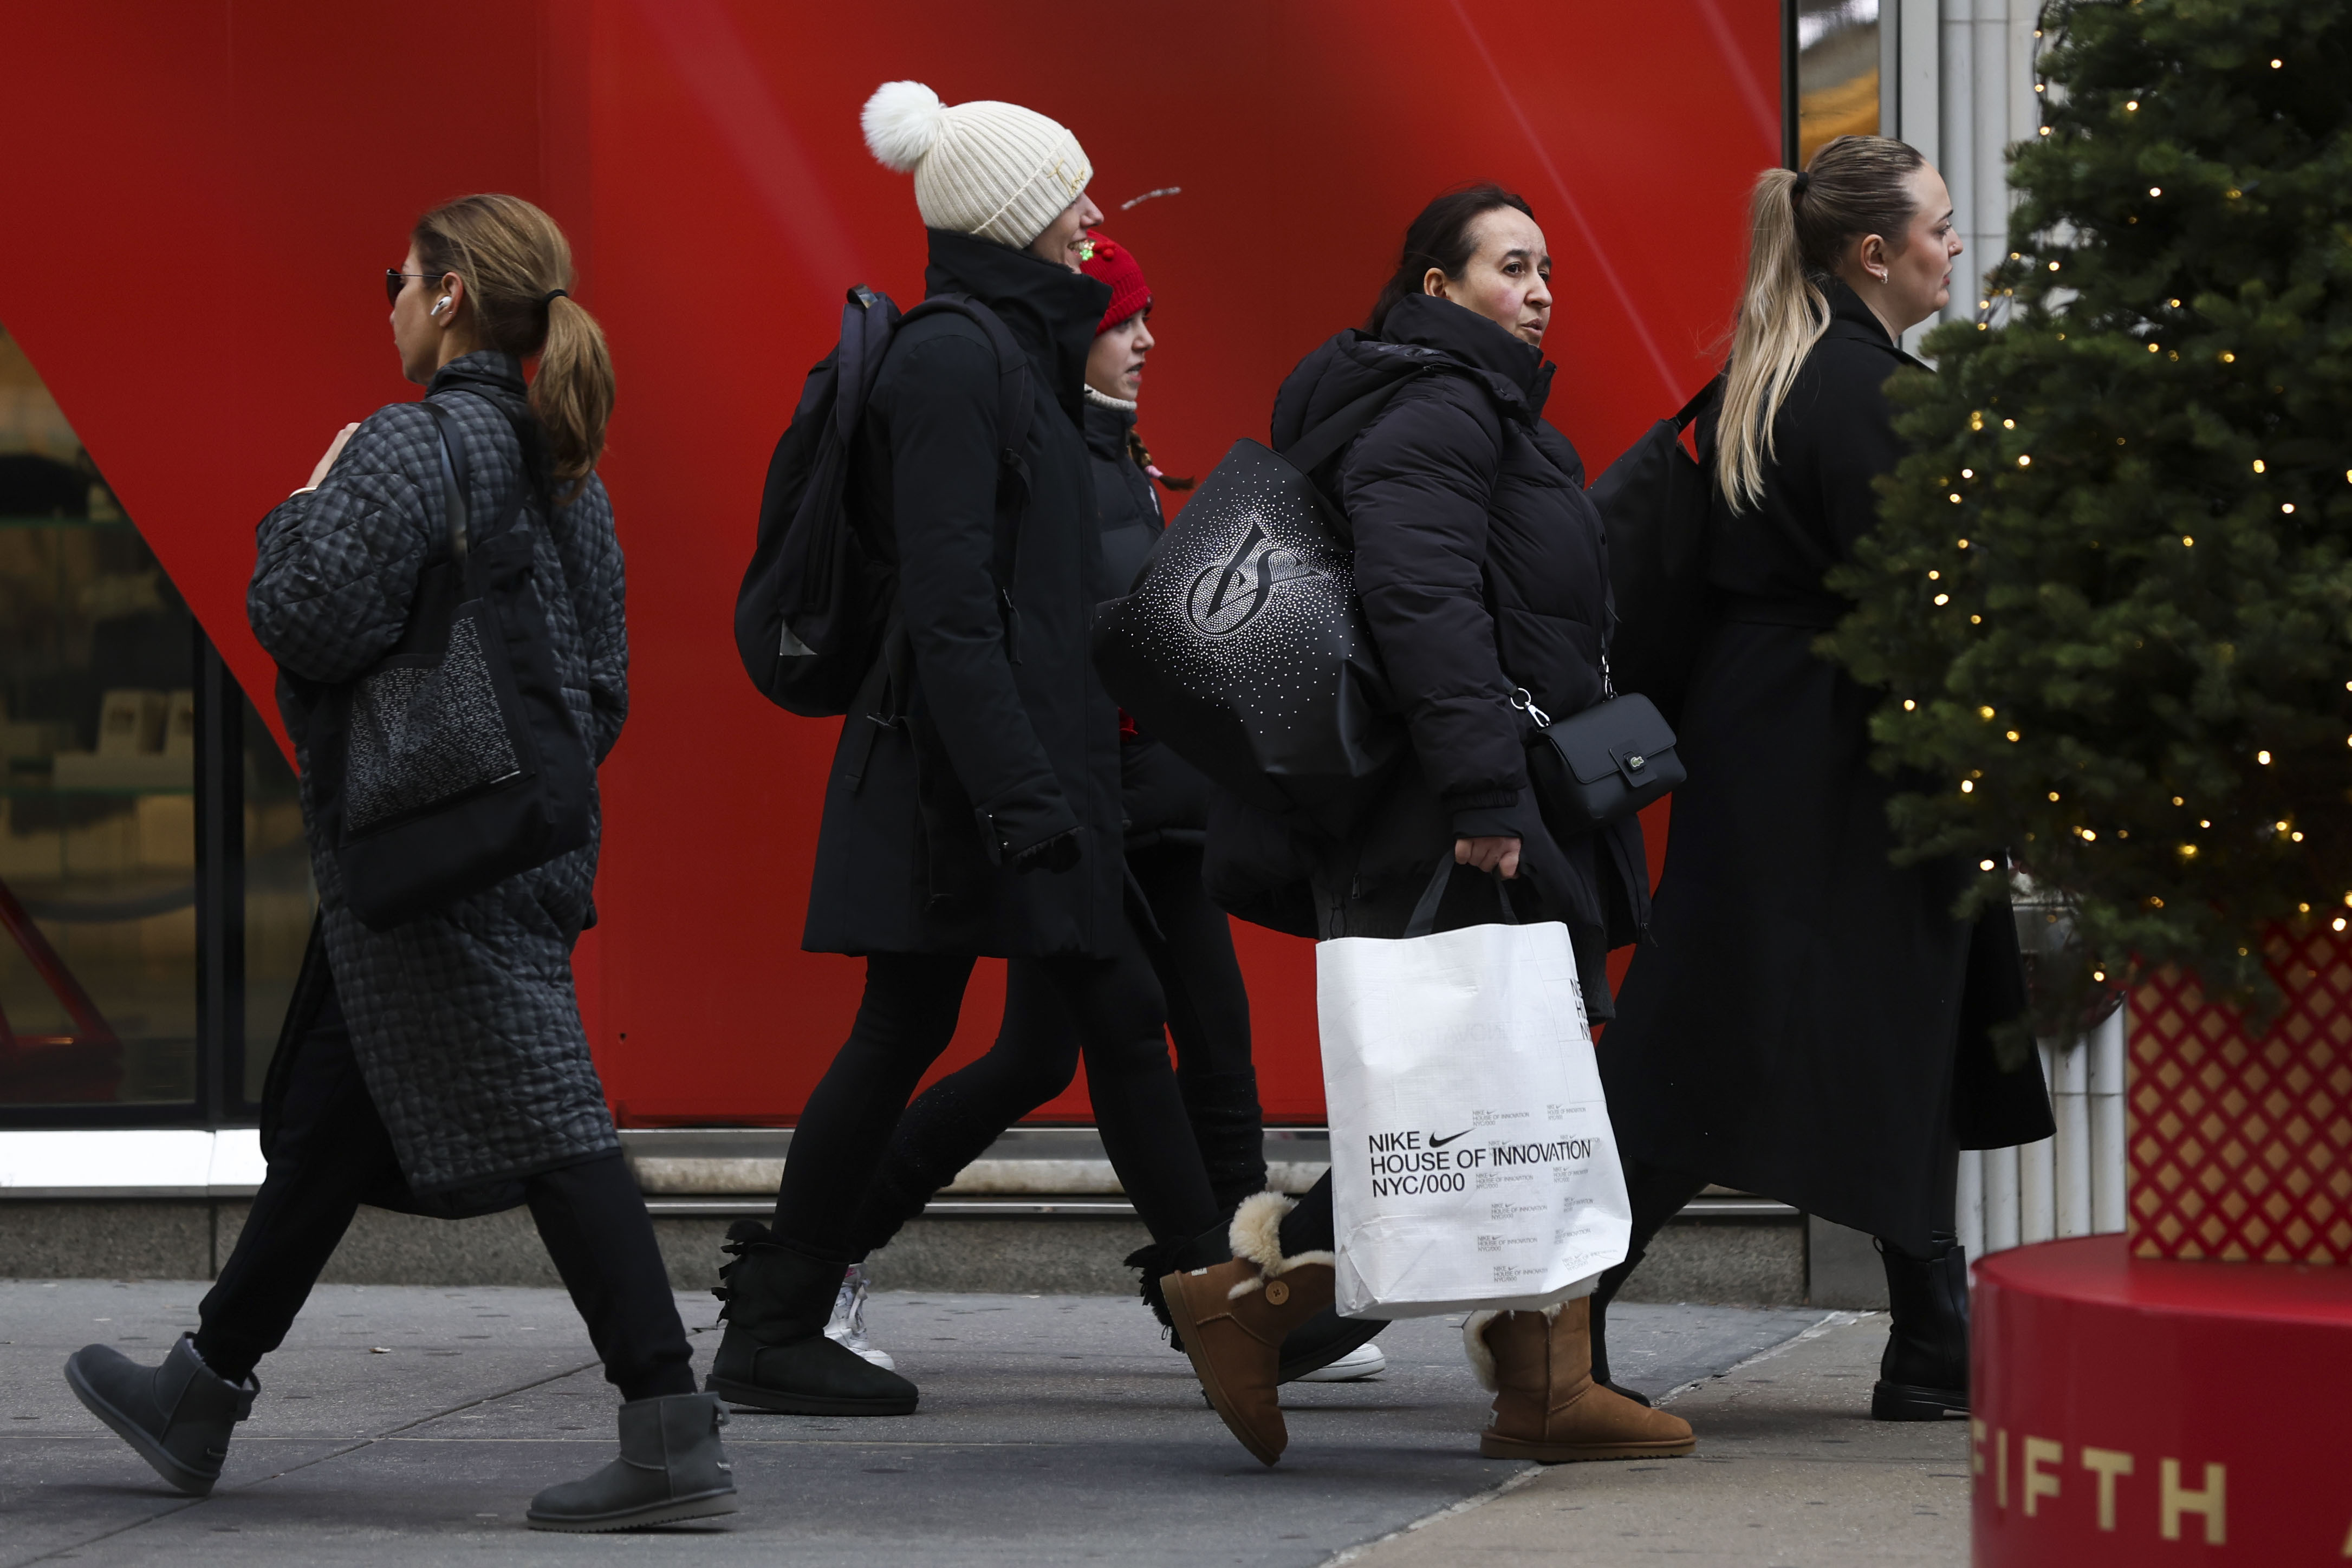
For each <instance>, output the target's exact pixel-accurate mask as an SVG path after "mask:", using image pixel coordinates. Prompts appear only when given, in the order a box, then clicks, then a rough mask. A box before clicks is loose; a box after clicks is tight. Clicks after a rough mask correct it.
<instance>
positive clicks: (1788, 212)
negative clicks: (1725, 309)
mask: <svg viewBox="0 0 2352 1568" xmlns="http://www.w3.org/2000/svg"><path fill="white" fill-rule="evenodd" d="M1925 162H1927V160H1926V159H1924V158H1922V157H1920V155H1919V153H1918V151H1917V150H1916V148H1913V147H1911V146H1909V145H1907V144H1906V143H1904V142H1901V141H1895V140H1893V139H1891V138H1889V137H1885V136H1840V137H1835V138H1832V140H1831V141H1828V142H1826V143H1824V144H1823V146H1822V150H1821V151H1820V152H1816V153H1814V154H1813V161H1812V162H1811V163H1810V164H1808V165H1807V166H1806V169H1805V172H1804V173H1803V174H1801V175H1800V174H1798V173H1796V172H1794V171H1792V170H1789V169H1767V170H1765V171H1764V172H1763V173H1761V174H1759V175H1758V176H1757V177H1756V193H1755V195H1754V196H1753V197H1752V198H1751V199H1750V202H1749V205H1748V282H1747V286H1746V287H1744V288H1742V289H1741V290H1740V295H1739V317H1738V320H1737V321H1736V322H1735V323H1734V325H1733V327H1732V336H1731V363H1730V365H1729V366H1728V368H1727V370H1726V371H1725V372H1724V381H1723V415H1722V419H1721V422H1720V423H1719V425H1718V427H1717V428H1718V431H1719V435H1718V439H1717V449H1716V450H1717V460H1716V476H1715V477H1716V486H1717V488H1718V489H1720V490H1721V491H1722V492H1723V498H1724V500H1725V501H1726V502H1727V503H1728V504H1729V505H1730V507H1731V509H1732V510H1733V511H1734V512H1742V511H1746V510H1747V509H1748V507H1752V506H1754V505H1756V504H1757V503H1758V502H1759V501H1760V500H1762V499H1763V496H1764V469H1765V465H1767V464H1769V462H1770V461H1771V460H1772V458H1773V456H1774V455H1775V453H1774V443H1773V435H1772V426H1773V423H1774V422H1775V421H1777V420H1778V419H1779V418H1780V405H1781V404H1782V403H1783V402H1786V401H1787V400H1788V396H1789V389H1790V386H1791V385H1793V384H1794V383H1795V382H1796V379H1797V372H1798V371H1800V370H1801V369H1802V368H1803V366H1804V363H1805V357H1806V356H1807V355H1808V354H1810V353H1811V352H1812V351H1813V345H1814V344H1815V343H1818V342H1820V341H1821V339H1822V333H1823V332H1825V331H1827V330H1828V329H1829V324H1830V302H1829V296H1828V295H1827V294H1825V293H1824V292H1823V291H1822V284H1823V283H1824V282H1825V281H1826V280H1827V279H1828V278H1830V277H1832V276H1834V274H1835V273H1836V270H1837V265H1838V260H1839V257H1840V256H1842V255H1843V253H1844V250H1845V247H1846V246H1847V245H1848V244H1849V243H1851V242H1852V241H1854V240H1857V239H1861V238H1863V237H1864V235H1881V236H1883V237H1885V239H1886V240H1887V242H1888V243H1889V244H1890V245H1891V246H1895V247H1896V248H1898V249H1899V248H1900V246H1901V243H1902V240H1903V237H1904V236H1905V235H1907V234H1908V233H1909V232H1910V227H1911V217H1912V201H1911V191H1910V185H1909V181H1910V177H1911V175H1912V173H1913V172H1915V171H1916V170H1917V169H1918V168H1919V167H1920V165H1921V164H1923V163H1925Z"/></svg>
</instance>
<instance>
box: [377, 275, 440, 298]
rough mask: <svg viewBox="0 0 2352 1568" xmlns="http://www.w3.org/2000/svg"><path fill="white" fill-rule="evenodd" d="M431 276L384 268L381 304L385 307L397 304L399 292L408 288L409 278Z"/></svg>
mask: <svg viewBox="0 0 2352 1568" xmlns="http://www.w3.org/2000/svg"><path fill="white" fill-rule="evenodd" d="M432 276H433V275H432V274H431V273H429V272H402V271H400V270H399V269H398V268H396V267H385V268H384V269H383V302H384V303H385V304H387V305H397V304H399V303H400V291H401V290H402V289H404V288H405V287H408V280H409V279H410V278H412V277H432Z"/></svg>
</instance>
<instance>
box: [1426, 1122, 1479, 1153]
mask: <svg viewBox="0 0 2352 1568" xmlns="http://www.w3.org/2000/svg"><path fill="white" fill-rule="evenodd" d="M1469 1135H1470V1129H1469V1128H1467V1127H1465V1128H1463V1129H1462V1130H1461V1131H1460V1132H1458V1133H1456V1134H1454V1137H1451V1138H1441V1137H1439V1136H1438V1135H1437V1134H1434V1133H1432V1134H1429V1146H1430V1147H1431V1148H1433V1149H1442V1148H1444V1146H1445V1145H1448V1144H1450V1143H1452V1142H1453V1141H1454V1138H1466V1137H1468V1136H1469Z"/></svg>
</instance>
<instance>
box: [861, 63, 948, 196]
mask: <svg viewBox="0 0 2352 1568" xmlns="http://www.w3.org/2000/svg"><path fill="white" fill-rule="evenodd" d="M946 114H947V110H945V109H944V108H943V107H942V106H941V105H940V95H939V94H938V93H935V92H933V91H932V90H931V89H929V88H927V87H925V86H924V85H923V84H922V83H921V82H919V81H886V82H884V83H883V84H882V85H881V86H880V87H877V88H876V89H874V96H873V97H872V98H869V99H866V111H865V112H864V113H863V114H861V115H859V116H858V123H859V124H860V125H862V126H864V127H865V128H866V146H868V147H870V148H872V149H873V150H874V156H875V157H876V158H877V159H879V160H881V162H882V166H883V167H884V168H885V169H888V170H891V171H893V172H896V173H900V174H911V173H913V172H915V165H916V164H918V163H919V162H922V161H923V154H924V153H926V152H929V151H930V150H931V147H932V145H933V144H934V143H936V142H937V141H939V139H940V128H941V127H942V126H943V125H944V124H945V123H946Z"/></svg>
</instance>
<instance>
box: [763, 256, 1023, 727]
mask: <svg viewBox="0 0 2352 1568" xmlns="http://www.w3.org/2000/svg"><path fill="white" fill-rule="evenodd" d="M941 312H952V313H954V314H956V315H959V316H962V317H964V318H966V319H969V320H971V322H972V323H973V324H974V325H975V326H977V327H979V329H981V330H982V332H983V333H985V334H986V335H987V337H988V341H989V344H990V346H991V347H992V348H993V349H994V350H996V364H997V434H998V438H999V440H1000V442H1001V443H1002V447H1001V450H1000V452H999V453H998V457H999V460H1000V467H999V474H998V477H997V486H996V503H997V504H996V524H997V541H996V552H995V559H994V560H993V561H992V572H993V575H994V577H995V579H996V591H997V597H998V601H999V602H1000V603H1001V604H1002V606H1003V611H1004V616H1005V639H1006V643H1007V646H1008V648H1010V649H1012V650H1013V658H1014V662H1015V663H1018V662H1019V653H1018V648H1019V643H1018V634H1017V630H1016V625H1017V622H1016V620H1015V615H1014V611H1013V590H1012V584H1013V571H1014V568H1015V567H1016V565H1017V563H1018V558H1019V552H1020V534H1019V530H1018V521H1019V518H1020V516H1021V507H1022V506H1023V504H1024V502H1025V501H1026V499H1027V497H1028V469H1027V466H1026V465H1025V464H1024V461H1023V459H1022V456H1021V454H1022V452H1023V451H1024V449H1025V448H1026V447H1027V445H1028V441H1029V420H1030V413H1031V401H1030V392H1029V356H1028V355H1027V354H1026V353H1024V351H1023V350H1022V349H1021V346H1020V345H1019V344H1018V343H1016V342H1014V341H1013V334H1012V333H1011V332H1009V331H1007V330H1006V329H1005V326H1004V323H1003V321H1002V320H1001V319H998V317H997V315H996V313H995V312H994V311H992V310H991V309H990V308H988V307H987V306H985V305H983V304H982V303H981V302H980V301H979V300H977V299H974V298H971V297H970V296H969V295H962V294H935V295H933V296H931V297H930V298H928V299H926V300H924V301H923V302H922V303H921V304H920V305H918V306H917V307H915V308H914V309H912V310H909V311H908V312H907V313H906V314H905V315H904V316H901V315H899V313H898V307H897V306H896V305H894V304H892V303H891V302H890V298H889V297H888V296H887V295H885V294H877V293H876V292H875V291H874V290H872V289H870V288H867V287H866V286H865V285H864V284H859V285H857V286H856V287H853V288H851V289H850V290H849V298H848V302H847V303H846V304H845V305H844V306H843V307H842V311H841V341H840V343H839V344H838V345H837V346H835V349H834V350H833V352H831V353H829V354H827V355H826V356H825V357H824V359H823V360H820V361H817V365H816V368H815V369H814V370H812V371H809V374H808V381H807V382H806V384H805V385H803V388H802V389H801V401H800V405H799V406H798V407H797V408H795V409H794V410H793V422H792V423H791V424H790V425H789V426H787V427H786V428H785V430H784V434H782V437H780V438H779V439H778V440H777V442H776V452H775V455H774V456H773V457H772V459H770V461H769V464H768V483H767V486H766V488H765V490H764V491H763V492H762V493H761V497H760V533H759V539H758V542H757V543H756V544H755V545H754V546H753V547H752V550H751V565H750V566H749V567H747V568H746V569H745V570H744V572H743V586H742V588H741V589H740V591H738V592H737V594H736V597H735V648H736V652H737V653H740V655H741V656H742V660H743V668H744V671H745V672H746V673H747V674H750V675H751V684H752V685H755V686H758V687H759V688H760V691H761V695H764V696H766V697H767V699H768V700H769V701H770V702H772V703H774V704H776V705H777V706H780V707H782V708H785V709H788V710H789V711H791V712H793V713H796V714H800V715H802V716H804V717H809V718H825V717H831V716H835V715H839V714H845V713H847V712H848V711H849V708H850V706H851V704H852V702H853V701H854V700H855V699H856V694H857V688H858V686H859V685H861V684H863V682H864V681H865V679H866V674H867V673H868V672H869V671H871V670H872V669H873V668H874V665H875V664H876V662H877V660H879V659H880V658H881V657H882V655H883V652H884V650H885V649H886V648H887V646H888V645H889V644H890V643H891V642H892V640H893V638H894V636H895V635H896V615H895V609H894V606H895V604H896V600H897V590H898V583H897V575H898V569H897V566H896V564H895V562H893V561H892V560H890V559H888V558H887V554H886V553H884V552H885V551H887V545H888V541H887V539H885V540H881V541H877V540H873V539H870V538H866V537H865V536H864V532H863V530H861V529H860V528H859V527H858V525H857V520H856V518H855V517H852V516H850V512H849V506H848V493H849V465H850V462H851V455H852V453H853V452H854V451H855V449H856V440H857V428H858V422H859V421H860V420H861V419H863V418H864V417H865V414H866V399H867V397H868V396H869V395H870V394H871V393H872V392H873V391H874V382H875V379H876V377H877V375H879V374H880V372H881V369H882V359H883V356H884V355H885V354H886V353H887V352H888V351H889V348H890V340H891V339H893V338H894V337H896V336H897V335H898V332H899V331H900V330H902V329H904V328H905V327H906V326H907V324H908V322H911V321H915V320H919V319H921V318H922V317H924V316H927V315H934V314H939V313H941Z"/></svg>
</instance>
